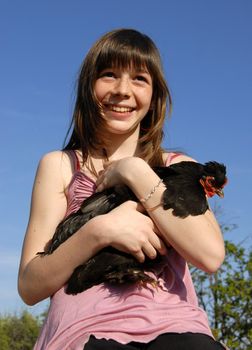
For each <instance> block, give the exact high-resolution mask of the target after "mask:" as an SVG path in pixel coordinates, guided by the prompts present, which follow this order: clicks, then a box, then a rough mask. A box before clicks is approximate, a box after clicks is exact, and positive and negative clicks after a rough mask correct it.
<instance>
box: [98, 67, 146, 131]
mask: <svg viewBox="0 0 252 350" xmlns="http://www.w3.org/2000/svg"><path fill="white" fill-rule="evenodd" d="M152 92H153V90H152V78H151V76H150V74H149V72H148V71H147V70H144V69H143V70H141V71H138V70H135V69H134V68H126V69H121V68H109V69H105V70H103V71H102V72H101V73H100V75H99V77H98V79H97V80H96V82H95V85H94V93H95V95H96V97H97V99H98V101H99V102H100V103H101V105H102V109H103V117H104V119H105V120H106V122H107V127H108V131H109V132H112V133H115V134H125V133H128V132H131V131H133V130H136V129H137V128H139V125H140V122H141V120H142V119H143V118H144V117H145V115H146V114H147V112H148V111H149V108H150V105H151V99H152Z"/></svg>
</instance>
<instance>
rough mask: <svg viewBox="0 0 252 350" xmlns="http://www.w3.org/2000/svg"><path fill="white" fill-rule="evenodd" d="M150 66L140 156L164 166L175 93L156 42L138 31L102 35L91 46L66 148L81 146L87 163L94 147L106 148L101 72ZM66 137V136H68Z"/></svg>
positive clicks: (81, 77)
mask: <svg viewBox="0 0 252 350" xmlns="http://www.w3.org/2000/svg"><path fill="white" fill-rule="evenodd" d="M130 66H133V67H134V68H136V69H141V68H146V69H147V70H148V72H149V74H150V75H151V77H152V82H153V96H152V102H151V108H150V110H149V111H148V113H147V115H146V116H145V117H144V118H143V120H142V121H141V126H140V137H139V150H140V153H138V156H139V157H141V158H143V159H144V160H146V161H147V162H148V163H149V164H150V165H151V166H156V165H163V160H162V153H163V149H162V148H161V142H162V139H163V124H164V120H165V116H166V108H167V102H168V106H169V109H171V95H170V92H169V89H168V87H167V84H166V81H165V79H164V74H163V71H162V65H161V59H160V55H159V52H158V49H157V48H156V46H155V44H154V43H153V41H152V40H151V39H150V38H149V37H148V36H146V35H145V34H142V33H140V32H138V31H136V30H133V29H118V30H114V31H111V32H109V33H107V34H105V35H104V36H102V37H101V38H100V39H99V40H98V41H97V42H96V43H95V44H94V45H93V47H92V48H91V49H90V51H89V52H88V54H87V56H86V58H85V60H84V61H83V64H82V66H81V70H80V75H79V80H78V88H77V97H76V103H75V108H74V113H73V117H72V121H71V125H70V127H69V130H68V133H67V136H68V135H69V134H70V132H71V130H72V133H71V136H70V138H69V141H68V143H67V145H66V146H65V148H64V150H68V149H81V151H82V155H83V162H85V161H86V160H87V158H88V155H89V154H90V152H91V151H92V150H99V149H100V150H101V149H106V144H108V142H109V140H107V139H106V136H105V130H106V125H105V121H104V119H103V118H102V117H101V113H102V106H101V105H100V103H99V101H98V100H97V98H96V96H95V94H94V83H95V81H96V80H97V78H98V76H99V73H100V72H101V71H102V70H104V69H106V68H111V67H119V68H126V67H130ZM67 136H66V138H67Z"/></svg>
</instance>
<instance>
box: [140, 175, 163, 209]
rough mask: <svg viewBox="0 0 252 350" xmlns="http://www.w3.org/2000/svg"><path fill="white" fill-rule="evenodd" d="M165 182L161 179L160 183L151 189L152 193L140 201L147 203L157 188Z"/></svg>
mask: <svg viewBox="0 0 252 350" xmlns="http://www.w3.org/2000/svg"><path fill="white" fill-rule="evenodd" d="M162 183H163V180H162V179H159V181H158V183H157V184H156V186H154V187H153V189H152V190H151V191H150V193H149V194H148V195H147V196H146V197H145V198H141V199H140V202H141V203H146V202H147V201H148V200H149V199H150V198H151V197H152V196H153V194H154V193H155V191H156V189H157V188H158V187H159V186H160V185H161V184H162Z"/></svg>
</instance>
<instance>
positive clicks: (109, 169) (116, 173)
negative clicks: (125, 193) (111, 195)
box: [96, 158, 128, 192]
mask: <svg viewBox="0 0 252 350" xmlns="http://www.w3.org/2000/svg"><path fill="white" fill-rule="evenodd" d="M126 163H128V158H124V159H120V160H116V161H111V162H109V161H108V162H106V163H104V165H103V166H104V170H101V171H100V172H99V174H98V175H99V177H98V179H97V181H96V186H97V188H96V192H101V191H103V190H105V188H109V187H113V186H115V185H119V184H122V183H124V179H123V175H122V173H123V169H124V166H125V164H126Z"/></svg>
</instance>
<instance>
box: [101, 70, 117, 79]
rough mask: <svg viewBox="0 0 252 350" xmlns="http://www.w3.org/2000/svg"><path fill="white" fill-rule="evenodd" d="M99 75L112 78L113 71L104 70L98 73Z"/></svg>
mask: <svg viewBox="0 0 252 350" xmlns="http://www.w3.org/2000/svg"><path fill="white" fill-rule="evenodd" d="M100 77H108V78H114V77H115V73H114V72H111V71H105V72H102V73H101V74H100Z"/></svg>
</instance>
